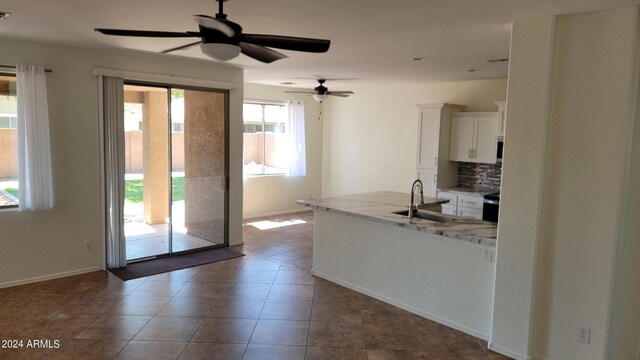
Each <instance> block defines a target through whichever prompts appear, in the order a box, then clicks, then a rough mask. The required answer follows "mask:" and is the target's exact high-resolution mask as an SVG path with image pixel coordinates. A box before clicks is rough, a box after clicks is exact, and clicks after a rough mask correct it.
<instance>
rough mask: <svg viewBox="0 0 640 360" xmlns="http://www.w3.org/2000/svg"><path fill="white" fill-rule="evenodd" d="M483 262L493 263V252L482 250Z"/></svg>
mask: <svg viewBox="0 0 640 360" xmlns="http://www.w3.org/2000/svg"><path fill="white" fill-rule="evenodd" d="M482 260H484V261H488V262H493V251H491V250H486V249H484V250H482Z"/></svg>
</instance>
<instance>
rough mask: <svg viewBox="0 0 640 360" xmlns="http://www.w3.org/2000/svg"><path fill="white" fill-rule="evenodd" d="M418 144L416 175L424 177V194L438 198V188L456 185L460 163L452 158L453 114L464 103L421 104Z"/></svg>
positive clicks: (419, 177) (419, 106)
mask: <svg viewBox="0 0 640 360" xmlns="http://www.w3.org/2000/svg"><path fill="white" fill-rule="evenodd" d="M417 106H418V109H419V114H420V116H419V118H418V144H417V145H418V146H417V154H416V178H418V179H420V180H422V182H423V185H424V195H425V196H430V197H435V196H436V189H437V188H439V187H452V186H456V184H457V182H458V164H457V163H455V162H451V161H449V141H450V139H451V116H452V115H453V114H455V113H457V112H459V111H460V110H461V109H462V106H461V105H454V104H446V103H437V104H418V105H417Z"/></svg>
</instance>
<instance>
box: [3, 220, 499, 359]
mask: <svg viewBox="0 0 640 360" xmlns="http://www.w3.org/2000/svg"><path fill="white" fill-rule="evenodd" d="M282 225H288V226H282ZM278 226H279V227H278ZM259 228H262V229H263V230H260V229H259ZM244 236H245V244H244V245H243V246H239V247H236V248H237V249H238V250H240V251H243V252H244V253H245V254H247V256H245V257H242V258H236V259H232V260H227V261H222V262H218V263H212V264H208V265H204V266H200V267H196V268H190V269H184V270H178V271H174V272H171V273H165V274H160V275H155V276H150V277H148V278H142V279H136V280H130V281H126V282H125V281H121V280H120V279H118V278H117V277H115V276H114V275H112V274H110V273H107V272H94V273H89V274H84V275H79V276H73V277H68V278H63V279H56V280H50V281H45V282H40V283H36V284H29V285H24V286H18V287H13V288H6V289H0V304H1V306H0V339H3V340H13V342H10V343H7V342H3V345H11V344H16V345H17V344H20V341H22V343H21V344H22V347H21V348H17V349H7V348H0V359H118V360H120V359H181V360H185V359H261V360H268V359H278V360H287V359H369V360H374V359H375V360H378V359H431V360H436V359H439V360H447V359H461V360H476V359H478V360H480V359H482V360H491V359H494V360H495V359H506V358H505V357H502V356H500V355H498V354H495V353H492V352H489V351H488V350H486V342H484V341H482V340H479V339H476V338H474V337H472V336H469V335H466V334H464V333H461V332H459V331H456V330H453V329H450V328H448V327H446V326H443V325H440V324H438V323H435V322H432V321H430V320H427V319H425V318H422V317H419V316H415V315H413V314H410V313H408V312H405V311H403V310H401V309H398V308H396V307H394V306H391V305H387V304H385V303H382V302H380V301H377V300H375V299H373V298H370V297H368V296H364V295H361V294H358V293H356V292H353V291H351V290H348V289H346V288H343V287H341V286H338V285H335V284H333V283H331V282H328V281H325V280H322V279H320V278H316V277H314V276H312V275H311V274H310V272H309V269H310V268H311V261H312V260H311V251H312V238H313V214H312V213H300V214H297V215H290V216H286V217H285V216H280V217H273V218H268V219H258V220H249V221H245V225H244ZM34 340H42V342H39V343H38V345H40V346H39V348H34V347H33V346H34V343H35V342H34ZM56 340H57V342H56ZM47 341H48V342H47ZM29 345H31V348H28V346H29ZM5 347H6V346H5Z"/></svg>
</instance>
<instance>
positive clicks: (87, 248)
mask: <svg viewBox="0 0 640 360" xmlns="http://www.w3.org/2000/svg"><path fill="white" fill-rule="evenodd" d="M91 249H93V241H91V240H85V241H84V251H91Z"/></svg>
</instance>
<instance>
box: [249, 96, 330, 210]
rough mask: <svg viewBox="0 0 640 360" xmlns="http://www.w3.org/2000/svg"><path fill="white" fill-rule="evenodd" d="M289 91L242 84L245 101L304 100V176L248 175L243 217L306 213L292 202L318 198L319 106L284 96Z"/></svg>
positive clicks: (320, 188) (301, 98)
mask: <svg viewBox="0 0 640 360" xmlns="http://www.w3.org/2000/svg"><path fill="white" fill-rule="evenodd" d="M286 90H291V88H285V87H278V86H266V85H256V84H245V86H244V97H245V99H254V100H278V101H284V100H295V101H304V117H305V134H306V138H305V142H306V146H307V148H306V153H307V175H306V176H302V177H287V176H281V175H275V176H250V177H246V178H244V196H243V201H244V204H243V214H244V216H245V217H252V216H259V215H266V214H277V213H283V212H289V211H298V210H308V209H306V208H305V207H301V206H299V205H296V204H295V201H296V200H299V199H309V198H318V199H319V198H321V197H322V194H321V192H322V136H323V133H322V131H323V120H322V119H319V112H320V106H319V103H318V102H316V101H315V100H313V98H312V97H311V96H308V95H304V94H286V93H285V91H286Z"/></svg>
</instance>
